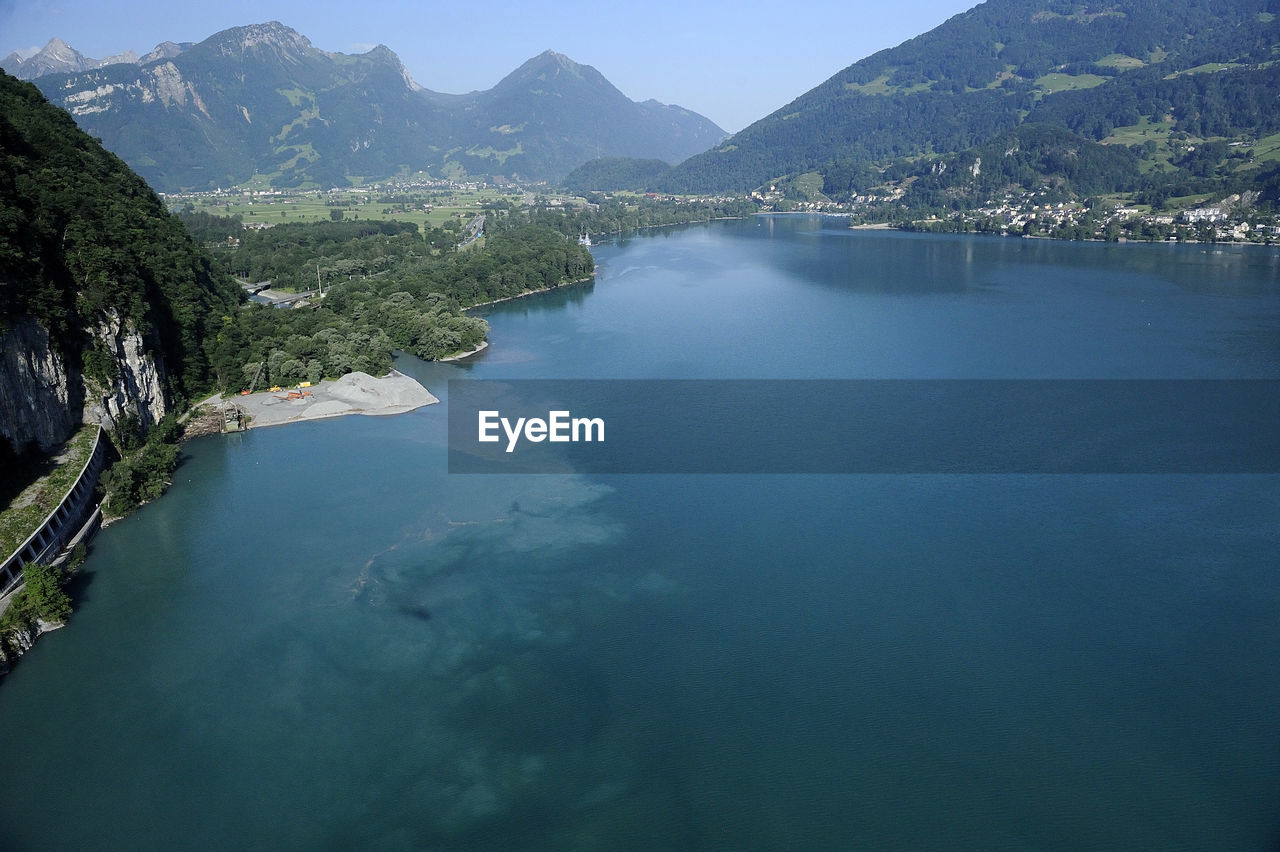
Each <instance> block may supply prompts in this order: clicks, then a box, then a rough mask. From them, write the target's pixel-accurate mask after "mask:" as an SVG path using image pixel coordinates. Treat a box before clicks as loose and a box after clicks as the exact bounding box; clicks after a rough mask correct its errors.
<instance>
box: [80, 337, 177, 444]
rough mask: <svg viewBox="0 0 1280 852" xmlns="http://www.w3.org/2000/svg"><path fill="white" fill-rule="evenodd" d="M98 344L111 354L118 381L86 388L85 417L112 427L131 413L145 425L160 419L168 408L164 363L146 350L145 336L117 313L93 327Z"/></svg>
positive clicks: (90, 420) (85, 419)
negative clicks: (159, 361) (154, 358)
mask: <svg viewBox="0 0 1280 852" xmlns="http://www.w3.org/2000/svg"><path fill="white" fill-rule="evenodd" d="M93 336H94V338H95V339H96V340H97V341H98V345H99V346H100V347H101V348H102V349H103V350H104V351H106V352H109V353H111V356H112V359H113V361H114V362H115V368H116V378H115V382H114V383H113V384H112V385H111V386H110V387H107V388H103V389H99V392H98V393H94V392H93V389H92V388H89V387H86V388H85V400H86V403H85V408H84V413H83V417H82V420H83V422H85V423H98V424H100V425H102V426H103V427H104V428H106V429H111V428H113V427H114V426H115V425H116V424H117V423H118V422H119V421H120V418H121V417H122V416H123V415H125V414H127V413H128V412H130V411H132V412H136V413H137V415H138V419H139V420H141V421H142V424H143V426H144V427H150V426H153V425H155V424H156V423H159V422H160V418H162V417H164V415H165V414H166V413H167V412H168V410H169V405H168V398H167V397H166V396H165V391H164V365H163V363H157V362H156V361H155V360H153V359H152V357H151V355H150V354H149V353H148V352H147V347H146V343H145V342H144V341H143V339H142V335H141V334H139V333H138V331H137V329H135V328H133V327H132V325H130V324H127V323H124V322H121V320H120V317H119V315H118V314H115V313H114V312H113V313H111V314H109V315H107V316H106V317H104V318H103V321H102V322H101V323H99V325H98V326H97V327H96V328H94V329H93Z"/></svg>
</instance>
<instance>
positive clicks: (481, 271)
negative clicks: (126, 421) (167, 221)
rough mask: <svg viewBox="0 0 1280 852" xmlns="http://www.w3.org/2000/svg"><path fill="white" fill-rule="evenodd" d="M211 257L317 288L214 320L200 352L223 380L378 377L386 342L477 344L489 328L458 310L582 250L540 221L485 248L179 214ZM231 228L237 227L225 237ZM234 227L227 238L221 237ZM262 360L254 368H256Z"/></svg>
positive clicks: (418, 346)
mask: <svg viewBox="0 0 1280 852" xmlns="http://www.w3.org/2000/svg"><path fill="white" fill-rule="evenodd" d="M181 215H182V218H183V220H184V221H185V222H186V223H187V225H188V227H189V228H190V229H191V231H192V233H193V234H194V235H196V236H198V237H200V238H201V239H202V240H205V241H207V245H208V246H209V248H210V251H212V252H213V254H214V255H215V257H216V258H217V259H218V262H219V263H221V264H222V265H223V266H225V267H226V268H227V269H229V270H232V271H234V272H235V273H236V274H237V275H241V276H243V277H244V278H245V279H247V280H251V281H263V280H271V281H272V282H273V283H274V284H275V285H276V286H280V287H304V286H312V285H314V284H315V283H316V276H317V273H318V275H319V277H320V283H322V284H323V285H324V288H325V295H324V298H323V300H317V301H316V303H315V304H313V305H311V306H309V307H303V308H296V309H292V310H282V309H275V308H271V307H267V306H263V305H251V306H248V307H246V308H245V309H243V310H240V311H237V312H234V313H232V314H228V315H226V316H224V317H222V325H221V327H220V328H219V329H218V334H217V337H216V340H214V341H213V343H212V344H211V346H210V351H209V360H210V364H211V365H212V368H213V371H214V374H215V375H216V377H217V382H218V384H219V386H221V387H227V388H232V389H236V388H240V387H247V386H248V385H249V384H250V382H251V381H252V379H253V377H254V376H255V375H256V376H258V378H259V386H260V387H264V386H267V385H270V384H280V385H284V384H291V383H294V382H297V381H318V380H319V379H320V378H322V377H325V376H340V375H342V374H344V373H347V372H351V371H353V370H360V371H362V372H367V373H371V374H374V375H381V374H383V373H386V372H387V371H388V370H389V369H390V368H391V358H392V353H393V352H394V351H397V350H400V351H404V352H409V353H411V354H414V355H417V356H418V357H421V358H426V359H433V358H440V357H443V356H446V355H451V354H454V353H456V352H460V351H466V350H470V349H474V348H475V347H476V346H478V345H479V344H480V343H481V342H482V341H483V340H484V339H485V334H486V332H487V330H488V326H487V324H486V323H485V322H484V320H481V319H478V318H474V317H468V316H466V315H465V314H463V313H462V308H464V307H467V306H470V305H475V304H479V303H481V302H486V301H491V300H493V299H500V298H505V297H508V296H515V295H519V294H521V293H524V292H528V291H530V290H540V289H543V288H546V287H554V286H556V285H558V284H562V283H565V282H568V281H575V280H579V279H582V278H585V277H587V276H589V275H590V274H591V273H592V271H593V269H594V266H593V263H592V259H591V254H590V252H588V251H587V250H586V249H585V248H583V247H582V246H579V245H578V244H577V241H576V240H571V239H569V238H567V237H566V236H565V235H563V234H561V233H559V232H557V231H555V230H552V229H551V228H548V227H546V226H537V225H528V224H521V225H516V226H511V227H506V228H498V229H496V230H495V231H494V232H492V233H491V234H490V235H489V236H488V237H487V238H486V241H485V244H484V245H483V246H479V245H477V246H474V247H471V248H468V249H467V250H464V251H453V250H450V251H443V252H439V253H436V252H433V250H432V249H431V247H430V245H429V244H428V243H427V242H426V241H425V240H424V238H423V235H422V234H420V233H419V230H418V227H417V226H416V225H413V224H410V223H397V222H316V223H310V224H287V225H277V226H275V227H273V228H266V229H261V230H251V231H245V230H240V231H238V232H237V231H236V230H235V229H236V228H239V227H241V226H240V225H239V223H238V222H236V221H235V220H234V219H231V218H223V217H217V216H210V215H209V214H207V213H193V212H183V213H182V214H181ZM232 235H235V236H232ZM228 236H231V241H228V240H227V237H228ZM260 366H261V371H260V370H259V367H260Z"/></svg>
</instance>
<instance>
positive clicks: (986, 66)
mask: <svg viewBox="0 0 1280 852" xmlns="http://www.w3.org/2000/svg"><path fill="white" fill-rule="evenodd" d="M1274 5H1275V4H1274V3H1273V2H1268V0H1158V2H1157V0H1104V2H1100V3H1089V4H1085V3H1078V2H1070V0H988V2H986V3H983V4H981V5H979V6H977V7H975V8H974V9H971V10H969V11H968V12H965V13H963V14H961V15H957V16H955V17H954V18H952V19H950V20H949V21H947V22H945V23H944V24H942V25H941V26H939V27H937V28H935V29H934V30H931V31H930V32H928V33H925V34H924V35H921V36H918V37H917V38H914V39H911V40H910V41H908V42H905V43H904V44H902V45H900V46H898V47H896V48H892V49H890V50H884V51H881V52H879V53H876V54H875V55H873V56H870V57H868V58H866V59H863V60H862V61H860V62H857V63H855V64H853V65H851V66H849V67H848V68H846V69H844V70H843V71H841V72H839V73H838V74H836V75H835V76H833V77H832V78H831V79H829V80H827V81H826V82H825V83H823V84H821V85H820V86H818V87H817V88H815V89H813V90H811V91H810V92H807V93H806V94H804V95H802V96H801V97H799V98H797V99H796V100H795V101H793V102H792V103H790V104H788V105H787V106H785V107H783V108H782V109H780V110H778V111H777V112H775V113H773V114H772V115H770V116H767V117H766V118H764V119H761V120H760V121H758V122H756V123H755V124H753V125H751V126H750V127H748V128H746V129H745V130H743V131H742V132H740V133H738V134H735V135H734V136H732V137H730V138H728V139H726V140H725V141H724V142H723V143H721V144H720V145H718V146H716V147H715V148H713V149H711V150H709V151H707V152H704V153H702V154H700V155H698V156H696V157H693V158H691V159H690V160H688V161H686V162H683V163H681V164H680V165H679V166H677V167H676V168H675V169H673V170H672V171H671V172H670V173H669V174H668V175H667V177H666V178H665V179H664V181H663V182H662V186H663V188H664V189H667V190H670V191H723V190H739V191H741V190H747V189H752V188H754V187H757V186H760V185H762V184H767V183H769V182H771V181H773V180H775V179H777V178H780V177H783V176H786V175H796V174H802V173H807V172H813V171H817V172H819V173H821V174H823V175H824V177H827V176H830V175H832V174H835V173H841V174H842V175H846V174H850V173H854V172H857V171H858V169H859V168H861V167H864V166H866V165H869V164H881V165H883V164H886V163H889V162H892V161H895V160H901V159H903V158H919V157H922V156H923V157H934V156H937V155H943V154H950V153H956V152H960V151H965V150H967V149H970V148H974V147H978V146H982V145H985V144H987V143H988V142H989V141H991V140H993V139H995V138H996V137H997V136H999V135H1001V134H1005V133H1008V132H1009V131H1011V130H1012V129H1014V128H1016V127H1018V126H1019V125H1021V124H1023V123H1024V122H1034V123H1047V124H1056V125H1061V126H1063V127H1065V128H1067V129H1069V130H1072V131H1073V132H1076V133H1079V134H1081V135H1083V136H1086V137H1088V138H1090V139H1093V140H1094V141H1099V142H1102V141H1106V142H1108V143H1117V142H1119V143H1123V144H1134V143H1135V141H1136V143H1137V144H1141V143H1143V142H1145V141H1147V140H1146V139H1144V138H1143V137H1142V136H1141V135H1140V131H1141V128H1142V126H1144V124H1148V123H1149V124H1156V125H1160V129H1162V130H1163V132H1164V133H1163V136H1162V137H1161V138H1160V139H1155V138H1154V137H1151V138H1152V139H1153V141H1156V143H1157V151H1154V152H1153V151H1149V150H1148V151H1145V152H1144V156H1145V158H1146V160H1147V163H1146V165H1145V166H1143V167H1142V169H1141V170H1142V171H1150V169H1151V168H1152V167H1153V166H1154V167H1157V168H1165V167H1167V166H1168V164H1169V163H1170V162H1171V161H1173V160H1174V159H1176V158H1177V156H1178V152H1177V151H1176V150H1175V147H1176V146H1171V145H1170V144H1169V142H1170V139H1169V136H1170V134H1174V135H1176V134H1179V133H1184V134H1193V135H1198V136H1204V135H1221V134H1223V133H1227V132H1229V133H1231V134H1242V135H1243V134H1254V135H1259V134H1265V133H1268V132H1274V128H1275V118H1274V113H1275V111H1274V109H1272V110H1270V112H1271V114H1267V113H1268V111H1267V110H1266V109H1264V106H1265V105H1266V104H1267V103H1273V102H1274V94H1275V92H1276V91H1277V85H1276V83H1277V79H1278V78H1277V68H1276V65H1275V62H1276V60H1277V59H1280V54H1277V52H1276V51H1277V47H1280V19H1278V18H1277V17H1276V15H1275V14H1274V12H1275V10H1274V9H1272V8H1271V7H1272V6H1274ZM1268 98H1270V100H1268ZM1124 131H1132V132H1133V134H1135V135H1136V138H1131V136H1130V135H1126V134H1125V132H1124ZM1117 132H1121V135H1120V136H1118V137H1116V138H1110V137H1111V136H1112V134H1115V133H1117ZM849 188H850V185H849V182H848V181H846V180H844V179H843V177H841V178H838V179H836V180H835V181H830V180H828V181H827V182H826V186H825V190H827V191H828V192H829V193H840V192H844V191H847V190H848V189H849Z"/></svg>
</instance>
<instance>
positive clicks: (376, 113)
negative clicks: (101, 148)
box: [5, 22, 725, 192]
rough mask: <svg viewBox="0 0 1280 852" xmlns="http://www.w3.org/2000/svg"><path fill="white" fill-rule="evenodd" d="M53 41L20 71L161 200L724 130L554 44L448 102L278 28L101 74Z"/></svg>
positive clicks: (573, 155)
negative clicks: (614, 80) (627, 91)
mask: <svg viewBox="0 0 1280 852" xmlns="http://www.w3.org/2000/svg"><path fill="white" fill-rule="evenodd" d="M62 48H66V45H63V44H62V43H61V42H59V43H58V44H57V45H54V44H52V43H51V45H50V46H48V47H46V48H45V50H44V51H41V53H40V54H36V55H35V56H32V57H30V58H29V59H26V60H23V61H22V62H21V64H19V65H18V67H17V70H18V71H24V72H25V71H30V72H32V73H33V74H35V73H38V74H39V75H38V76H35V79H34V82H35V83H36V85H37V86H39V88H40V89H41V90H42V91H43V92H44V93H45V95H46V97H48V98H49V100H50V101H51V102H53V103H55V104H57V105H59V106H62V107H63V108H65V109H66V110H67V111H68V112H70V113H71V114H72V116H74V117H75V119H76V122H77V123H78V124H79V125H80V126H81V127H82V128H83V129H84V130H85V131H86V132H88V133H90V134H92V135H94V136H97V137H99V138H100V139H102V140H103V143H104V144H105V145H106V147H107V148H108V149H110V150H111V151H113V152H115V153H116V154H118V155H119V156H120V157H121V158H122V159H124V160H125V162H127V163H128V164H129V165H130V166H132V167H133V168H134V169H135V170H136V171H137V172H138V173H139V174H141V175H142V176H143V177H144V178H146V179H147V181H148V182H149V183H150V184H151V185H152V186H153V187H155V188H156V189H158V190H161V191H166V192H173V191H179V190H184V189H193V190H202V189H212V188H217V187H225V186H231V185H236V184H243V183H246V182H249V181H251V180H254V179H255V178H257V179H260V180H261V181H262V182H264V183H267V184H270V185H272V186H276V187H303V186H315V187H330V186H345V185H349V184H350V183H353V182H359V181H361V180H363V179H370V178H386V177H394V176H396V175H402V174H408V173H415V172H419V171H426V172H430V173H431V174H433V175H436V176H448V177H462V176H464V175H473V176H474V175H504V176H509V177H516V178H520V179H525V180H547V179H557V178H560V177H562V176H563V175H565V174H566V173H568V172H569V171H570V170H572V169H573V168H575V167H576V166H578V165H580V164H581V163H583V162H585V161H586V160H590V159H592V158H595V157H600V156H623V157H641V158H658V159H661V160H664V161H666V162H679V161H681V160H683V159H686V158H687V157H689V156H691V155H693V154H695V153H697V152H699V151H702V150H705V149H706V148H708V147H709V146H711V145H713V144H715V143H716V142H718V141H719V140H720V139H722V138H723V137H724V136H725V133H724V131H723V130H721V129H720V128H719V127H717V126H716V125H715V124H714V123H713V122H711V121H710V120H709V119H707V118H704V117H703V116H701V115H698V114H697V113H693V112H690V111H689V110H685V109H682V108H680V107H678V106H669V105H666V104H661V103H658V102H657V101H652V100H651V101H645V102H643V103H636V102H634V101H632V100H630V99H629V98H627V97H626V96H625V95H623V94H622V93H621V92H620V91H618V90H617V89H616V88H615V87H614V86H613V85H612V84H610V83H609V81H608V80H606V79H605V78H604V76H603V75H601V74H600V72H598V71H597V70H596V69H594V68H592V67H590V66H586V65H579V64H578V63H575V62H574V61H572V60H571V59H569V58H568V57H566V56H563V55H561V54H558V53H555V52H552V51H547V52H545V53H542V54H540V55H539V56H536V57H534V58H533V59H530V60H529V61H528V62H526V63H524V64H523V65H521V66H520V67H519V68H517V69H516V70H515V71H513V72H512V73H511V74H509V75H508V76H507V77H505V78H503V79H502V80H501V81H500V82H499V83H498V84H497V85H496V86H494V87H493V88H492V89H489V90H487V91H482V92H472V93H470V94H466V95H448V94H442V93H438V92H433V91H430V90H428V89H425V88H423V87H422V86H419V85H418V84H417V83H416V82H414V80H413V79H412V78H411V77H410V76H409V74H408V72H407V71H406V70H405V68H404V66H403V65H402V64H401V62H400V60H399V58H398V57H397V56H396V55H395V54H394V53H393V52H392V51H391V50H390V49H388V48H387V47H385V46H382V45H379V46H378V47H375V48H374V49H373V50H370V51H369V52H368V53H364V54H358V55H348V54H342V53H329V52H325V51H322V50H319V49H317V48H315V47H314V46H313V45H312V44H311V42H310V41H308V40H307V38H306V37H304V36H303V35H301V34H299V33H298V32H296V31H294V30H292V29H290V28H289V27H287V26H284V25H283V24H280V23H278V22H271V23H266V24H257V25H252V26H245V27H235V28H232V29H229V30H224V31H222V32H220V33H217V34H215V35H213V36H211V37H210V38H208V39H206V40H204V41H202V42H199V43H197V44H194V45H190V46H185V45H173V44H170V43H166V44H165V45H161V46H160V47H158V48H157V50H156V51H154V52H153V53H151V54H148V56H147V57H144V58H142V59H140V60H137V61H136V62H133V61H114V62H113V63H112V64H107V65H103V64H101V63H98V64H96V65H95V64H94V63H95V62H97V61H96V60H87V59H85V58H84V57H81V56H79V54H76V53H75V51H72V50H71V49H70V48H66V49H65V50H63V49H62ZM42 54H45V55H44V56H43V57H42ZM77 57H78V58H77ZM12 58H14V57H13V55H11V57H10V59H12ZM115 59H116V60H119V59H120V58H119V57H116V58H115ZM103 61H104V62H105V61H106V60H103ZM5 62H6V67H7V66H8V64H9V62H10V60H9V59H7V60H5ZM77 64H79V65H81V66H83V65H85V64H88V65H90V66H92V67H87V68H86V67H77ZM44 68H56V69H58V70H56V72H54V73H48V72H44V73H39V72H40V71H41V69H44Z"/></svg>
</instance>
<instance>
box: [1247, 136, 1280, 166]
mask: <svg viewBox="0 0 1280 852" xmlns="http://www.w3.org/2000/svg"><path fill="white" fill-rule="evenodd" d="M1253 158H1254V159H1255V160H1257V161H1258V162H1262V163H1273V162H1276V161H1280V133H1273V134H1272V135H1270V136H1264V137H1262V138H1261V139H1259V140H1258V141H1257V142H1254V143H1253Z"/></svg>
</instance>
